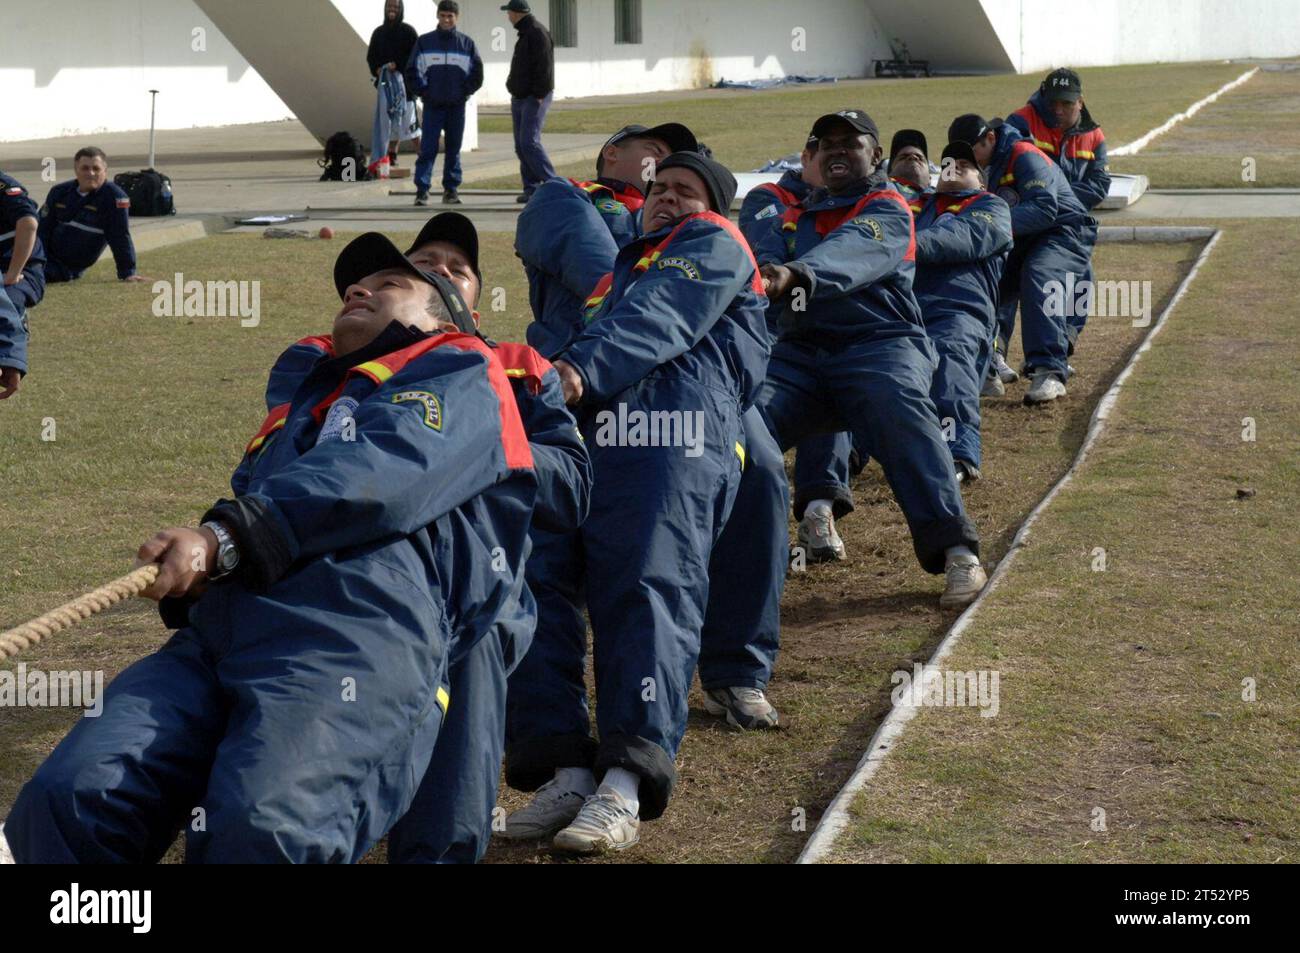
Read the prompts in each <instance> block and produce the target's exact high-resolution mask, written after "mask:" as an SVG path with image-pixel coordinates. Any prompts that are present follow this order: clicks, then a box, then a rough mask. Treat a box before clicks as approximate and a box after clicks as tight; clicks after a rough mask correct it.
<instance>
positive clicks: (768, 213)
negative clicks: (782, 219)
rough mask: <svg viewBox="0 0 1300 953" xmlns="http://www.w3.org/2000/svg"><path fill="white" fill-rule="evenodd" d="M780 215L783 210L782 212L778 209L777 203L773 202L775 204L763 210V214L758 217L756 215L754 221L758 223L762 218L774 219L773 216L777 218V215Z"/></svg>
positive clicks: (760, 213)
mask: <svg viewBox="0 0 1300 953" xmlns="http://www.w3.org/2000/svg"><path fill="white" fill-rule="evenodd" d="M779 214H781V210H780V209H779V208H777V207H776V203H775V202H773V203H772V204H771V205H769V206H768V207H767V208H765V209H763V211H761V212H759V213H758V214H757V215H755V216H754V221H758V220H759V219H760V218H772V217H773V216H775V215H779Z"/></svg>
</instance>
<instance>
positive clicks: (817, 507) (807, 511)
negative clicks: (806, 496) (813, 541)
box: [803, 500, 835, 517]
mask: <svg viewBox="0 0 1300 953" xmlns="http://www.w3.org/2000/svg"><path fill="white" fill-rule="evenodd" d="M834 512H835V507H834V506H833V505H832V504H831V501H830V500H810V501H809V503H808V505H807V506H805V507H804V508H803V515H804V516H805V517H808V516H812V515H813V513H821V514H822V515H823V516H831V515H832V514H833V513H834Z"/></svg>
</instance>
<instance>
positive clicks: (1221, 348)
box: [836, 221, 1300, 863]
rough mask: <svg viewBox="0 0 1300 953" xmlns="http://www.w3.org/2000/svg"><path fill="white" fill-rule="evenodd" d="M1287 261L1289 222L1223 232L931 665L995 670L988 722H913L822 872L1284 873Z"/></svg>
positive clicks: (1290, 432) (1293, 815) (1291, 723)
mask: <svg viewBox="0 0 1300 953" xmlns="http://www.w3.org/2000/svg"><path fill="white" fill-rule="evenodd" d="M1298 247H1300V226H1296V225H1295V224H1293V223H1286V222H1277V221H1269V222H1252V223H1249V224H1248V225H1247V224H1246V223H1231V224H1229V225H1228V230H1227V231H1226V233H1225V235H1224V237H1223V239H1222V240H1221V241H1220V243H1219V246H1218V248H1217V249H1216V251H1215V252H1214V255H1213V257H1212V258H1211V259H1210V261H1209V262H1208V263H1207V264H1206V265H1205V267H1204V268H1203V269H1202V271H1201V273H1200V276H1199V277H1198V278H1197V280H1196V282H1195V283H1194V284H1193V286H1192V288H1191V290H1190V291H1189V293H1188V295H1187V296H1186V297H1185V298H1184V300H1183V301H1182V303H1181V304H1180V305H1179V307H1178V310H1177V311H1176V312H1175V314H1174V315H1173V317H1172V318H1171V323H1170V325H1169V326H1168V327H1167V328H1166V329H1165V330H1164V331H1163V332H1162V334H1161V336H1160V338H1159V339H1158V340H1157V343H1156V345H1155V346H1154V347H1153V349H1152V350H1151V351H1150V352H1148V353H1147V354H1146V355H1145V356H1144V357H1143V359H1142V362H1141V364H1140V365H1139V368H1138V370H1137V372H1136V373H1135V374H1134V376H1133V377H1132V378H1131V379H1130V380H1129V382H1128V384H1127V385H1126V387H1125V390H1124V392H1123V395H1122V396H1121V398H1120V400H1119V403H1118V405H1117V407H1116V410H1115V413H1114V416H1113V417H1112V420H1111V423H1110V425H1109V430H1108V432H1107V433H1106V434H1105V435H1104V436H1103V437H1102V439H1101V440H1100V442H1099V443H1098V445H1097V447H1096V448H1095V449H1094V451H1093V454H1092V455H1091V456H1090V457H1089V460H1088V462H1087V463H1086V465H1085V466H1084V467H1083V468H1082V469H1081V470H1080V471H1079V473H1078V475H1077V476H1076V478H1075V481H1074V482H1073V484H1072V485H1071V486H1070V487H1068V488H1067V489H1066V490H1065V491H1064V492H1063V493H1062V494H1061V495H1060V496H1059V497H1058V498H1057V500H1056V501H1055V502H1054V503H1053V505H1052V506H1051V507H1050V508H1049V509H1048V510H1047V511H1046V513H1045V515H1044V517H1043V518H1042V519H1040V521H1039V522H1038V523H1037V524H1036V526H1035V529H1034V532H1033V535H1032V536H1031V538H1030V542H1029V545H1028V546H1027V548H1026V549H1025V551H1024V552H1023V553H1022V554H1021V555H1020V556H1019V557H1018V560H1017V562H1016V564H1015V567H1014V569H1013V570H1012V572H1011V573H1010V574H1009V575H1008V577H1007V580H1006V582H1005V583H1004V584H1003V585H1002V586H1001V587H1000V588H999V590H998V591H997V592H996V594H995V595H994V596H993V597H992V598H991V599H990V600H989V602H988V603H987V604H986V606H985V607H984V608H983V609H982V611H981V612H980V614H979V615H978V616H977V617H976V620H975V622H974V624H973V626H972V627H971V628H970V629H969V630H967V632H966V634H965V636H964V637H963V640H962V642H961V643H959V645H958V647H957V649H956V650H955V652H954V653H953V655H952V656H950V658H949V659H948V660H947V661H946V662H945V666H944V667H945V668H948V669H954V670H972V669H981V668H989V669H997V670H999V671H1000V672H1001V712H1000V714H999V715H998V716H997V717H995V718H989V719H984V718H980V717H978V716H977V715H976V714H975V713H974V712H973V711H971V710H969V709H965V710H963V709H924V710H922V711H921V712H920V713H919V714H918V716H917V717H916V719H915V720H914V721H913V722H912V723H911V724H910V725H909V726H908V728H907V730H906V732H905V733H904V736H903V739H902V741H901V743H899V744H898V745H897V746H896V748H895V750H894V754H893V757H892V758H891V759H890V760H889V761H887V762H886V763H885V765H884V766H883V768H882V769H881V771H880V773H879V774H878V775H877V777H876V779H875V780H874V781H873V782H872V783H871V784H870V785H869V786H868V789H867V790H866V791H864V792H863V794H862V795H860V796H859V797H858V799H857V800H856V802H855V804H854V808H853V812H854V817H855V821H854V824H853V826H852V828H851V830H850V831H849V832H848V833H847V834H846V835H845V836H844V837H843V838H842V840H841V841H840V843H839V844H838V845H837V847H838V849H837V852H836V859H838V860H841V861H864V860H890V861H898V860H905V861H917V862H924V861H933V860H946V861H962V860H975V861H991V862H1023V861H1034V862H1044V861H1046V862H1058V861H1107V862H1114V861H1127V862H1132V861H1141V862H1166V863H1188V862H1197V863H1202V862H1262V863H1269V862H1273V861H1277V860H1284V861H1285V860H1290V861H1294V860H1295V859H1296V857H1297V854H1296V844H1295V836H1296V831H1297V830H1300V778H1298V776H1297V774H1296V771H1295V765H1296V763H1297V759H1298V758H1300V745H1298V743H1297V738H1300V709H1298V708H1297V706H1296V693H1295V686H1296V684H1297V682H1298V681H1300V649H1298V648H1297V643H1296V639H1295V634H1294V619H1295V606H1296V604H1297V602H1298V601H1300V587H1298V586H1297V584H1296V582H1295V573H1294V563H1295V548H1296V540H1297V539H1300V516H1297V513H1296V510H1295V489H1296V487H1297V486H1298V485H1300V463H1298V461H1300V455H1298V451H1300V440H1298V439H1297V437H1296V432H1295V428H1294V421H1295V420H1296V419H1297V417H1300V390H1298V389H1297V388H1296V386H1295V377H1294V368H1295V367H1296V366H1297V364H1298V363H1300V330H1297V328H1296V327H1295V324H1294V322H1292V321H1291V320H1290V319H1289V317H1288V315H1289V311H1290V309H1289V300H1290V292H1289V288H1290V287H1291V286H1292V285H1293V284H1294V282H1295V280H1296V279H1297V277H1300V274H1298V270H1297V267H1296V265H1295V261H1296V251H1297V248H1298ZM1259 274H1271V275H1273V276H1274V278H1275V280H1274V281H1271V282H1268V283H1260V282H1258V281H1257V280H1256V277H1257V276H1258V275H1259ZM1246 417H1250V418H1253V419H1254V420H1255V422H1256V427H1257V439H1256V440H1254V441H1253V442H1251V441H1244V440H1243V439H1242V427H1243V423H1242V421H1243V418H1246ZM1239 488H1250V489H1253V490H1255V491H1256V492H1257V495H1256V496H1254V497H1251V498H1248V499H1243V500H1239V499H1237V490H1238V489H1239ZM1096 547H1102V548H1104V549H1105V550H1106V553H1107V564H1106V568H1105V571H1102V572H1095V571H1093V569H1092V563H1093V555H1092V554H1093V551H1094V548H1096ZM1248 678H1249V679H1253V680H1254V681H1255V685H1256V693H1257V694H1256V699H1255V700H1254V701H1247V700H1244V699H1243V694H1242V693H1243V686H1242V680H1243V679H1248ZM1097 808H1100V809H1102V810H1104V811H1105V812H1106V826H1107V830H1105V831H1099V830H1094V829H1093V826H1092V820H1093V817H1094V811H1095V810H1096V809H1097Z"/></svg>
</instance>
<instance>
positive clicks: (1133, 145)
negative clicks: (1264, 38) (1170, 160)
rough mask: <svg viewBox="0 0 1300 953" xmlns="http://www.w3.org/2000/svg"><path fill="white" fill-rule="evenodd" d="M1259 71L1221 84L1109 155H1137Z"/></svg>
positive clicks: (1257, 69) (1254, 69)
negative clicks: (1157, 138) (1158, 137)
mask: <svg viewBox="0 0 1300 953" xmlns="http://www.w3.org/2000/svg"><path fill="white" fill-rule="evenodd" d="M1258 72H1259V67H1258V66H1256V67H1254V68H1253V69H1249V70H1247V71H1246V72H1244V73H1242V74H1241V75H1240V76H1238V77H1237V78H1236V79H1234V80H1233V81H1232V82H1231V83H1224V84H1223V85H1222V86H1220V87H1219V88H1218V89H1216V90H1215V91H1214V92H1212V93H1210V95H1208V96H1206V97H1205V98H1204V99H1199V100H1197V101H1196V102H1194V103H1192V104H1191V105H1190V106H1188V107H1187V109H1186V110H1184V111H1183V112H1180V113H1175V114H1174V115H1172V116H1170V117H1169V118H1168V119H1167V120H1166V121H1165V122H1164V123H1163V124H1161V125H1159V126H1156V127H1155V128H1154V129H1152V130H1151V131H1150V132H1148V133H1146V134H1145V135H1143V136H1142V137H1141V138H1138V139H1134V140H1133V141H1132V142H1126V143H1125V144H1124V145H1122V146H1117V147H1115V148H1114V149H1111V150H1110V152H1109V155H1112V156H1133V155H1137V154H1138V153H1139V152H1141V151H1142V150H1143V149H1145V148H1146V147H1147V146H1149V145H1150V144H1151V140H1152V139H1154V138H1155V137H1156V136H1163V135H1164V134H1165V133H1166V132H1168V131H1169V130H1170V129H1172V128H1174V126H1176V125H1178V124H1179V123H1180V122H1182V121H1183V120H1184V119H1191V118H1192V117H1193V116H1195V115H1196V114H1197V113H1198V112H1200V111H1201V110H1202V109H1203V108H1204V107H1206V106H1208V105H1210V103H1212V102H1214V101H1215V100H1216V99H1218V98H1219V97H1220V96H1222V95H1223V94H1224V93H1226V92H1228V91H1229V90H1231V89H1236V88H1237V87H1238V86H1240V85H1241V84H1242V83H1244V82H1246V80H1248V79H1250V78H1251V77H1252V76H1254V75H1255V74H1256V73H1258Z"/></svg>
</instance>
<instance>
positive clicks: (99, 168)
mask: <svg viewBox="0 0 1300 953" xmlns="http://www.w3.org/2000/svg"><path fill="white" fill-rule="evenodd" d="M74 174H75V175H76V176H77V188H78V189H80V190H81V191H82V192H93V191H95V189H97V188H99V187H100V186H101V185H103V184H104V182H105V180H106V179H107V178H108V165H107V164H106V163H105V162H104V160H103V159H101V158H100V157H99V156H82V157H81V158H80V159H78V160H77V164H76V166H75V167H74Z"/></svg>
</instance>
